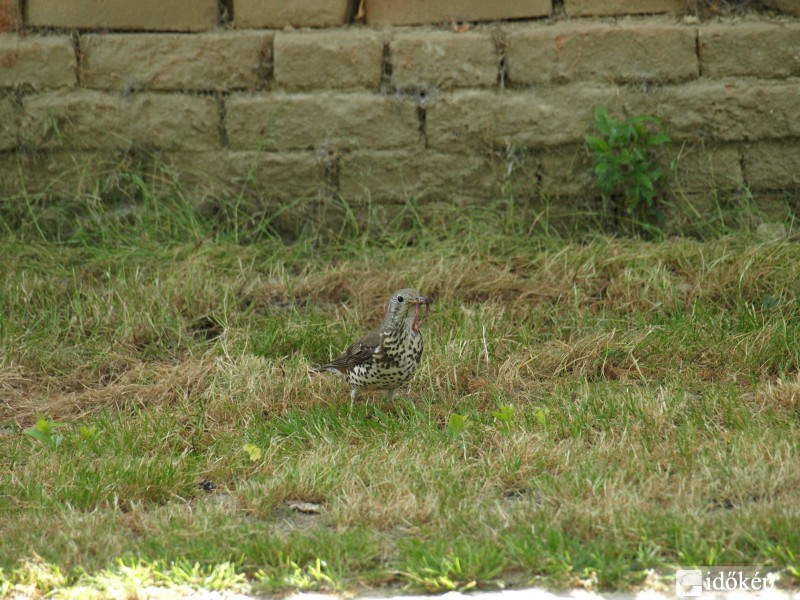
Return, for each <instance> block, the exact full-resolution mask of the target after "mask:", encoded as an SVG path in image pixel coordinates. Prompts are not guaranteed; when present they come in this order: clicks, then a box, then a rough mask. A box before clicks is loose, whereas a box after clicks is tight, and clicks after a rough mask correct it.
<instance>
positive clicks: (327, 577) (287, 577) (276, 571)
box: [253, 556, 341, 593]
mask: <svg viewBox="0 0 800 600" xmlns="http://www.w3.org/2000/svg"><path fill="white" fill-rule="evenodd" d="M340 588H341V585H339V584H338V583H337V581H336V580H335V579H334V578H333V577H332V576H331V574H330V570H329V569H328V565H327V563H326V562H325V561H324V560H322V559H320V558H316V559H314V560H312V561H310V562H308V563H307V564H304V565H302V566H301V565H300V564H299V563H298V562H297V561H295V560H293V559H292V558H290V557H288V556H286V557H284V556H280V557H279V560H278V565H277V566H276V567H274V568H271V569H269V570H263V569H260V570H259V571H258V572H257V573H256V574H255V577H254V583H253V590H254V591H257V592H259V593H264V592H276V591H283V590H305V591H307V590H330V591H334V590H337V589H340Z"/></svg>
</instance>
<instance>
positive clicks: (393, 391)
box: [388, 389, 397, 402]
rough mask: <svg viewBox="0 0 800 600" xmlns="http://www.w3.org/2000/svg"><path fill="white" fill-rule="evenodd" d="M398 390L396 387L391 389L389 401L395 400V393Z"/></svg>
mask: <svg viewBox="0 0 800 600" xmlns="http://www.w3.org/2000/svg"><path fill="white" fill-rule="evenodd" d="M396 391H397V390H396V389H394V390H389V398H388V399H389V402H391V401H392V400H394V394H395V392H396Z"/></svg>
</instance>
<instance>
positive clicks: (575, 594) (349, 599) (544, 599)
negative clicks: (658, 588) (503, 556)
mask: <svg viewBox="0 0 800 600" xmlns="http://www.w3.org/2000/svg"><path fill="white" fill-rule="evenodd" d="M141 592H142V594H141V595H140V596H139V597H140V598H147V599H151V598H152V599H153V600H156V599H157V600H172V599H177V598H181V599H184V598H185V599H190V600H254V598H261V599H263V600H267V598H270V597H268V596H257V597H254V596H247V595H244V594H233V593H231V594H229V593H221V592H195V593H194V594H189V595H186V596H184V595H181V594H176V593H175V591H171V590H165V589H163V588H148V589H145V590H141ZM276 598H281V599H282V600H389V599H392V600H676V598H677V596H676V595H675V594H671V593H667V592H655V591H643V592H637V593H627V594H624V593H609V594H597V593H594V592H587V591H584V590H575V591H572V592H549V591H546V590H540V589H527V590H503V591H496V592H473V593H459V592H448V593H446V594H438V595H427V594H426V595H413V596H405V595H394V596H389V595H358V596H352V595H339V594H320V593H296V594H290V595H288V596H276ZM755 599H759V600H800V590H790V591H786V590H772V591H770V592H769V593H764V594H760V595H756V594H739V593H737V594H734V593H731V594H719V595H714V594H708V593H705V594H703V595H702V596H700V600H755Z"/></svg>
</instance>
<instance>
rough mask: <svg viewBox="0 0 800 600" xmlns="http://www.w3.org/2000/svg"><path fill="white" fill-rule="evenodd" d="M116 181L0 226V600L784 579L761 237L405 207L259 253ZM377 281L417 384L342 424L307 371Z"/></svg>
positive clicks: (791, 375)
mask: <svg viewBox="0 0 800 600" xmlns="http://www.w3.org/2000/svg"><path fill="white" fill-rule="evenodd" d="M140 183H141V182H139V183H137V185H136V186H134V188H132V189H135V190H138V191H136V192H135V193H132V198H128V200H133V202H132V204H131V205H132V206H133V208H132V209H131V208H127V209H125V210H124V211H123V210H120V209H119V208H118V207H112V208H109V207H108V206H103V205H102V204H98V202H99V201H98V200H97V199H96V198H84V199H80V198H79V199H77V200H74V201H73V204H71V205H66V204H65V205H62V206H61V207H59V208H53V207H49V208H50V209H51V210H57V211H62V212H59V213H58V214H56V215H55V216H53V215H52V213H48V215H49V216H48V219H49V220H48V221H44V220H40V219H38V218H37V216H36V215H38V214H41V212H42V210H43V207H42V205H41V204H37V202H38V203H40V202H41V201H40V200H38V199H36V198H26V199H25V200H26V201H25V202H20V201H19V199H17V198H11V199H6V200H4V201H3V202H2V203H0V212H2V213H3V215H4V223H5V229H4V231H3V233H2V255H3V269H2V270H0V514H2V515H3V518H2V519H0V569H2V570H0V597H4V596H12V597H13V595H14V594H15V593H23V592H24V593H28V594H31V595H42V596H43V595H46V594H49V593H53V592H55V593H57V595H58V596H59V597H65V598H67V597H87V596H91V595H92V594H94V595H95V596H97V597H103V595H104V594H106V595H108V594H111V593H114V594H116V593H118V592H119V591H120V590H122V592H119V593H132V592H130V590H135V589H139V588H141V587H143V586H147V585H152V586H160V587H173V588H175V589H184V588H185V587H186V586H188V587H192V588H205V589H234V590H245V591H246V590H252V591H258V592H271V591H281V590H286V589H322V590H342V589H347V590H359V589H363V588H365V587H373V586H391V587H401V588H403V589H406V590H420V589H424V590H430V591H446V590H450V589H459V590H464V589H471V588H474V587H482V588H487V587H488V588H491V587H496V586H501V585H511V586H518V585H533V584H535V585H545V586H548V587H553V588H564V587H574V586H582V587H590V588H599V589H632V588H637V587H641V586H652V585H654V584H656V585H657V584H658V581H659V577H661V576H667V575H669V573H670V571H671V569H673V568H674V567H676V566H679V565H680V566H690V565H698V566H701V565H725V564H728V565H731V564H736V565H764V566H767V567H769V568H771V569H774V570H778V571H781V574H782V584H783V585H790V586H796V585H797V584H798V581H800V552H798V549H800V528H798V527H797V524H798V522H800V505H798V503H797V501H796V498H797V489H799V488H800V460H799V459H800V456H799V455H800V436H798V430H800V376H799V375H798V372H800V368H799V367H800V364H799V363H800V354H799V353H798V348H800V306H798V288H797V281H798V280H800V245H798V244H797V232H796V231H795V230H794V229H793V225H792V223H790V222H789V223H786V224H785V225H784V226H783V227H779V228H777V229H776V228H774V227H773V228H768V231H766V232H765V230H763V229H757V227H756V226H755V225H754V226H753V227H752V228H748V227H740V228H735V229H725V228H723V227H722V226H721V225H720V226H719V228H718V229H717V231H716V233H715V234H714V235H705V236H703V237H702V238H695V239H689V238H678V237H669V238H666V239H665V240H663V241H660V242H657V243H656V242H647V241H641V240H636V239H617V238H614V237H610V236H607V235H601V234H597V233H591V232H588V233H587V232H584V233H583V234H582V235H581V236H579V237H562V236H561V235H559V234H558V233H557V232H555V231H554V230H553V229H552V228H550V227H549V226H548V225H547V224H546V223H545V222H543V220H542V218H541V217H542V215H541V214H540V213H535V212H534V211H532V209H529V208H526V207H519V206H515V205H514V203H513V202H511V201H506V202H504V203H500V204H498V205H493V206H490V207H485V208H480V207H472V208H468V209H463V208H461V209H458V210H457V211H456V210H453V211H451V212H449V213H448V212H446V209H444V208H441V207H439V208H438V209H437V212H432V211H431V212H428V213H426V212H425V210H423V209H424V207H417V206H414V205H413V203H409V205H408V206H406V207H403V208H401V209H400V211H399V212H398V216H397V217H396V220H394V221H389V222H385V223H383V224H376V223H375V222H367V223H366V224H363V223H362V224H359V223H356V222H355V221H350V222H345V224H344V225H343V226H342V227H341V228H339V229H336V230H334V231H333V232H331V231H330V230H329V231H327V232H323V231H322V230H321V229H319V228H314V227H313V224H307V226H305V227H301V228H300V231H298V232H295V233H294V234H293V235H294V238H293V239H292V240H291V241H286V240H282V239H281V238H280V237H279V236H278V235H276V233H279V232H276V230H275V229H274V228H273V226H272V223H271V220H270V219H265V218H263V215H262V218H260V219H252V218H249V217H247V216H246V215H248V214H250V215H252V210H251V208H252V207H247V206H244V204H246V203H244V202H243V201H242V198H239V199H237V200H236V201H235V205H236V210H235V211H233V210H228V209H225V210H217V211H212V212H210V213H208V212H205V213H204V212H203V211H198V210H195V209H194V208H192V206H191V204H190V203H189V202H188V201H187V200H184V199H182V197H181V196H180V195H177V194H176V195H172V196H169V197H163V198H155V197H153V196H148V195H147V194H145V195H144V197H143V196H142V195H141V193H142V191H143V190H144V192H147V187H146V185H145V184H143V183H141V184H140ZM137 194H138V195H137ZM20 207H21V208H20ZM223 208H225V207H224V206H223ZM231 215H235V217H234V216H231ZM753 215H756V213H755V212H754V213H753ZM756 216H757V215H756ZM754 221H755V220H754ZM400 223H402V224H403V225H404V227H402V228H401V227H400V226H399V224H400ZM406 285H413V286H415V287H417V288H419V289H420V290H422V291H423V292H424V293H425V294H426V295H430V296H433V297H434V298H435V300H436V302H435V304H434V308H433V310H432V311H431V314H430V316H429V318H428V320H427V321H426V323H425V327H424V333H425V335H426V344H427V346H426V352H425V355H424V360H423V365H422V367H421V369H420V371H419V372H418V374H417V376H416V377H415V379H414V381H413V384H412V385H411V387H410V389H409V390H408V392H407V393H406V394H404V395H403V397H402V398H401V399H400V400H399V401H397V402H396V403H395V404H393V405H388V403H386V401H385V399H384V397H383V396H381V395H380V394H377V395H374V396H372V397H368V398H366V399H365V400H364V401H360V402H358V403H357V404H355V405H354V406H351V405H350V403H349V399H348V393H347V392H348V390H347V389H346V388H345V386H344V385H343V384H342V382H340V381H338V380H336V379H335V378H328V377H317V376H312V375H310V374H309V373H308V366H309V365H311V364H314V363H317V362H319V361H322V360H325V359H328V358H329V357H331V356H332V355H333V354H334V353H336V352H337V351H339V350H341V349H342V348H343V346H344V345H345V344H346V343H347V342H348V341H350V340H352V339H353V338H354V337H356V336H357V335H359V334H360V333H362V332H363V330H365V329H366V328H367V327H368V326H371V325H373V324H374V323H376V322H378V321H379V319H380V317H381V312H382V307H383V305H384V303H385V301H386V299H387V298H388V295H389V294H390V292H391V291H392V290H393V289H396V288H400V287H403V286H406ZM39 421H41V422H40V423H39V429H38V430H37V429H36V427H37V422H39ZM31 428H33V429H31ZM26 430H28V433H26ZM34 431H39V432H40V434H35V433H33V432H34ZM44 431H47V434H46V435H45V433H43V432H44ZM48 436H49V437H48ZM55 437H57V438H58V441H55V439H54V438H55ZM298 501H301V502H305V503H308V505H309V506H310V508H308V510H309V511H310V512H308V513H306V512H299V511H298V510H295V509H294V508H292V507H293V506H296V505H295V504H294V503H295V502H298ZM663 581H665V580H662V584H663ZM137 586H138V587H137ZM126 590H127V592H126Z"/></svg>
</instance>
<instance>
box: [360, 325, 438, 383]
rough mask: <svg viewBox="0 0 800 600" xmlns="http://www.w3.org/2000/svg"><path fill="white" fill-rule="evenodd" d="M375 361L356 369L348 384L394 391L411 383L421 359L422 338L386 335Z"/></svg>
mask: <svg viewBox="0 0 800 600" xmlns="http://www.w3.org/2000/svg"><path fill="white" fill-rule="evenodd" d="M372 358H373V360H369V361H365V362H364V363H362V364H359V365H355V366H354V367H353V368H352V369H351V370H350V373H349V376H348V379H349V383H350V384H351V385H353V386H355V387H358V388H361V389H395V388H398V387H400V386H402V385H403V384H405V383H406V382H408V381H409V380H410V379H411V377H412V376H413V375H414V372H415V371H416V370H417V367H418V366H419V362H420V359H421V358H422V335H420V334H418V333H412V334H406V335H400V336H395V335H392V334H391V333H386V334H385V335H384V336H383V341H382V343H381V344H380V346H378V347H377V348H376V349H375V353H374V354H373V357H372Z"/></svg>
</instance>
